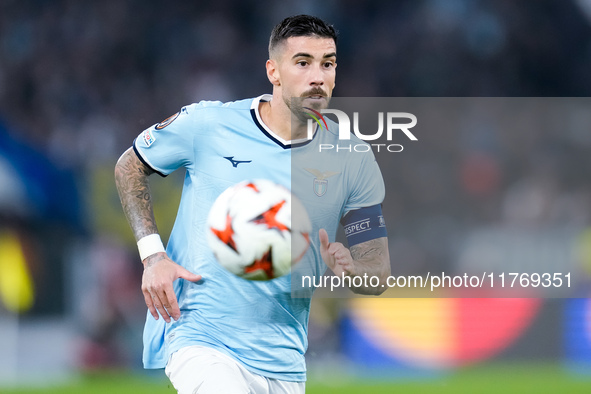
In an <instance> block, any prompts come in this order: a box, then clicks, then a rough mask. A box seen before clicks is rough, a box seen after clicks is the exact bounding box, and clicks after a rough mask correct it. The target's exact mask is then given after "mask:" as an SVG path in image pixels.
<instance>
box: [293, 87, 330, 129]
mask: <svg viewBox="0 0 591 394" xmlns="http://www.w3.org/2000/svg"><path fill="white" fill-rule="evenodd" d="M310 96H322V97H324V98H325V100H309V103H306V104H304V100H306V99H307V98H309V97H310ZM283 101H284V102H285V105H287V108H289V110H290V111H291V113H292V115H293V116H295V118H296V119H297V120H298V121H299V122H300V123H301V124H302V125H305V124H306V123H307V122H308V119H312V117H311V116H310V110H308V109H307V108H312V109H313V110H316V111H320V110H321V109H324V108H327V107H328V103H329V102H330V97H329V96H328V94H327V93H326V92H325V91H324V90H322V88H319V87H316V88H312V89H310V90H307V91H305V92H304V93H302V94H301V95H300V97H287V96H284V97H283ZM293 116H292V118H293Z"/></svg>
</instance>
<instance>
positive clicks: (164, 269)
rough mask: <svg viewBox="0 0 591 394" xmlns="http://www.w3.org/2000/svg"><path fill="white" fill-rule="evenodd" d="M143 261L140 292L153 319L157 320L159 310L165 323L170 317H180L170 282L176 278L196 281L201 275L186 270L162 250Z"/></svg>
mask: <svg viewBox="0 0 591 394" xmlns="http://www.w3.org/2000/svg"><path fill="white" fill-rule="evenodd" d="M143 263H144V274H143V276H142V293H143V294H144V299H145V301H146V306H147V307H148V309H149V310H150V313H151V314H152V316H154V319H156V320H158V312H160V315H162V317H163V318H164V320H165V321H166V322H167V323H170V318H171V317H172V318H173V319H174V320H178V319H179V318H180V317H181V311H180V309H179V304H178V302H177V299H176V295H175V293H174V289H173V287H172V282H174V281H175V280H177V279H178V278H183V279H186V280H189V281H191V282H197V281H199V280H201V275H196V274H194V273H192V272H189V271H187V270H186V269H185V268H183V267H181V266H180V265H178V264H177V263H175V262H174V261H172V260H171V259H169V258H168V256H167V255H166V253H163V252H160V253H155V254H153V255H151V256H148V257H146V258H145V259H144V261H143Z"/></svg>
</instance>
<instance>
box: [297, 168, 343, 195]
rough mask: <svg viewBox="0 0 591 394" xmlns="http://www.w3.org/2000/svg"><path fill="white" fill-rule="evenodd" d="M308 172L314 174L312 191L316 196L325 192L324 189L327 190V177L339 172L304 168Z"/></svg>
mask: <svg viewBox="0 0 591 394" xmlns="http://www.w3.org/2000/svg"><path fill="white" fill-rule="evenodd" d="M304 169H305V170H306V171H308V172H309V173H310V174H312V175H314V176H315V177H316V178H314V193H315V194H316V195H317V196H318V197H322V196H324V195H325V194H326V190H328V178H330V177H331V176H335V175H337V174H340V172H335V171H324V172H322V171H320V170H317V169H315V168H304Z"/></svg>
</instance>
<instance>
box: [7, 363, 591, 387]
mask: <svg viewBox="0 0 591 394" xmlns="http://www.w3.org/2000/svg"><path fill="white" fill-rule="evenodd" d="M589 373H590V374H589V375H588V376H581V375H573V374H571V373H569V372H568V371H566V370H564V369H563V368H562V367H561V366H559V365H552V364H538V365H531V364H515V365H508V364H503V365H485V366H476V367H470V368H465V369H460V370H458V371H455V372H453V373H449V374H447V375H444V376H441V377H436V378H430V379H426V380H424V381H418V380H396V381H388V380H381V381H376V380H369V379H361V378H351V377H345V376H341V377H338V376H331V377H330V378H327V379H324V380H318V379H317V378H316V379H314V380H311V381H309V382H308V384H307V389H306V393H307V394H332V393H335V394H336V393H339V394H353V393H366V392H370V393H372V394H382V393H383V394H386V393H405V394H412V393H417V394H418V393H435V394H437V393H440V394H461V393H466V394H468V393H469V394H489V393H490V394H493V393H494V394H498V393H519V394H528V393H531V394H541V393H552V394H554V393H591V371H589ZM0 392H1V393H4V394H40V393H48V394H58V393H59V394H74V393H76V394H78V393H85V394H99V393H100V394H104V393H109V394H119V393H121V394H130V393H142V394H158V393H163V394H166V393H175V390H174V389H173V388H172V386H171V385H170V383H169V382H168V380H166V379H165V378H162V379H157V378H153V377H147V376H143V375H142V374H138V373H126V372H122V371H118V372H102V373H93V374H86V375H81V376H80V377H79V378H77V379H75V380H73V381H71V382H69V383H67V384H63V385H59V386H54V387H50V388H40V387H38V388H6V387H0Z"/></svg>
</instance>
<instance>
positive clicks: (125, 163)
mask: <svg viewBox="0 0 591 394" xmlns="http://www.w3.org/2000/svg"><path fill="white" fill-rule="evenodd" d="M151 173H152V171H151V170H150V169H149V168H148V167H146V166H145V165H144V164H143V163H142V162H141V161H140V160H139V158H138V157H137V156H136V154H135V153H134V152H133V151H131V150H128V151H127V152H125V153H124V154H123V155H122V156H121V158H120V159H119V161H118V162H117V165H116V166H115V183H116V184H117V190H118V192H119V198H120V200H121V205H122V206H123V211H124V212H125V216H126V217H127V220H128V222H129V225H130V226H131V229H132V230H133V234H134V236H135V238H136V240H139V239H140V238H142V237H144V236H146V235H149V234H154V233H157V232H158V228H157V227H156V221H155V219H154V212H153V209H152V197H151V195H150V185H149V183H148V176H149V175H150V174H151Z"/></svg>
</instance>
